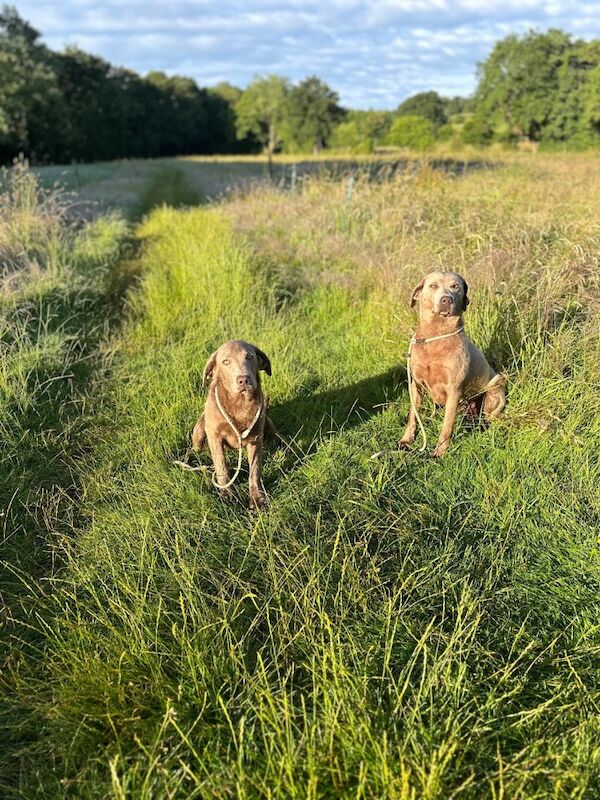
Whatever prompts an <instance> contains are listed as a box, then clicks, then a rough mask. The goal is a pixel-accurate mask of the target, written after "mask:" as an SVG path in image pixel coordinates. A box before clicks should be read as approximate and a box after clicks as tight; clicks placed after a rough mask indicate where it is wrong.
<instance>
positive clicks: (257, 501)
mask: <svg viewBox="0 0 600 800" xmlns="http://www.w3.org/2000/svg"><path fill="white" fill-rule="evenodd" d="M262 447H263V443H262V438H260V439H259V440H258V442H257V443H256V444H248V465H249V467H250V481H249V487H250V509H255V508H256V509H258V510H259V511H264V510H265V509H266V507H267V504H268V502H269V501H268V498H267V495H266V494H265V492H264V490H263V486H262V480H261V469H262Z"/></svg>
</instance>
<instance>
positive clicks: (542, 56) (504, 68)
mask: <svg viewBox="0 0 600 800" xmlns="http://www.w3.org/2000/svg"><path fill="white" fill-rule="evenodd" d="M571 47H572V43H571V38H570V36H568V35H567V34H565V33H563V32H562V31H559V30H549V31H547V32H546V33H536V32H531V33H529V34H527V35H526V36H523V37H522V38H519V37H517V36H514V35H513V36H507V37H506V38H505V39H502V40H501V41H499V42H498V43H497V44H496V45H495V47H494V49H493V50H492V52H491V54H490V55H489V57H488V58H487V59H486V61H485V62H484V63H483V64H481V65H480V67H479V69H478V75H479V83H478V86H477V91H476V95H475V99H476V111H475V114H476V115H477V116H479V117H485V118H486V119H488V120H489V121H491V122H492V124H494V125H501V124H504V125H505V126H507V127H508V128H510V129H514V130H515V131H516V132H520V133H522V134H523V135H525V136H527V137H528V138H529V139H532V140H539V139H541V138H542V134H543V130H544V128H545V126H546V125H547V124H548V123H549V121H550V120H551V118H552V115H553V110H554V107H555V104H556V101H557V93H558V90H559V72H560V68H561V65H562V64H563V61H564V58H565V55H566V53H567V51H568V50H570V48H571Z"/></svg>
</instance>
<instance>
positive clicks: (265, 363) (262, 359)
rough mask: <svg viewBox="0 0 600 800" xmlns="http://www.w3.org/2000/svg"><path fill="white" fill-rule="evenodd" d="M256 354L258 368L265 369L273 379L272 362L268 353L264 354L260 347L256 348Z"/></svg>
mask: <svg viewBox="0 0 600 800" xmlns="http://www.w3.org/2000/svg"><path fill="white" fill-rule="evenodd" d="M254 352H255V353H256V358H257V359H258V368H259V369H264V371H265V372H266V373H267V375H268V376H269V377H271V362H270V360H269V356H268V355H267V354H266V353H263V351H262V350H260V349H259V348H258V347H254Z"/></svg>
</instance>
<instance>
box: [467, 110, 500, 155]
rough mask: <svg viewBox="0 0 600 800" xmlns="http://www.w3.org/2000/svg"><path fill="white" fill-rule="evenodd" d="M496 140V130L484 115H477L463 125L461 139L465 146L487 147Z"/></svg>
mask: <svg viewBox="0 0 600 800" xmlns="http://www.w3.org/2000/svg"><path fill="white" fill-rule="evenodd" d="M493 138H494V128H493V127H492V126H491V125H490V123H489V121H488V120H487V119H486V118H485V116H483V115H477V114H475V115H474V116H473V117H471V118H470V119H468V120H467V121H466V122H465V124H464V125H463V128H462V131H461V139H462V140H463V142H464V144H470V145H473V146H475V147H481V146H485V145H488V144H490V143H491V141H492V139H493Z"/></svg>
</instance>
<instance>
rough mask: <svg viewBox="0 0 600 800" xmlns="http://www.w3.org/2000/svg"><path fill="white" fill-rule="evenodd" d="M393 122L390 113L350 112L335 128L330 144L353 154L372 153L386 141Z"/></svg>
mask: <svg viewBox="0 0 600 800" xmlns="http://www.w3.org/2000/svg"><path fill="white" fill-rule="evenodd" d="M392 120H393V115H392V113H391V112H390V111H349V112H348V113H347V114H346V117H345V119H344V121H342V122H340V123H339V124H338V125H336V127H335V128H334V130H333V132H332V136H331V139H330V141H329V144H330V145H331V146H332V147H338V148H344V149H346V150H351V151H352V152H353V153H372V152H373V151H374V150H375V148H376V147H377V145H378V144H380V143H381V142H383V141H385V138H386V136H387V133H388V131H389V129H390V126H391V124H392Z"/></svg>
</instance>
